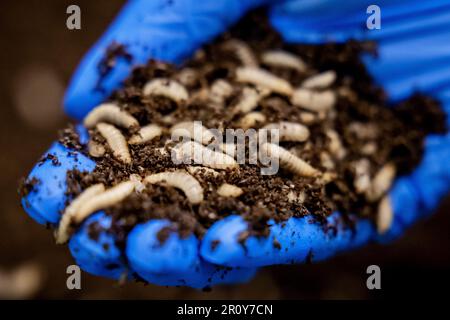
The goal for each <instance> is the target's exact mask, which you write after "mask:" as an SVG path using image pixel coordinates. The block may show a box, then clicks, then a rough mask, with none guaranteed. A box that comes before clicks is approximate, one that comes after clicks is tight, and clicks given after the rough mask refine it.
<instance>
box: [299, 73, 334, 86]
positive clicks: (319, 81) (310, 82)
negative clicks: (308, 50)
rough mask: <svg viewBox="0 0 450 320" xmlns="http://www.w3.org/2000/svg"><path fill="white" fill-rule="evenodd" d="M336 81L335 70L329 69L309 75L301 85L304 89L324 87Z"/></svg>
mask: <svg viewBox="0 0 450 320" xmlns="http://www.w3.org/2000/svg"><path fill="white" fill-rule="evenodd" d="M334 81H336V72H334V71H332V70H330V71H325V72H322V73H319V74H316V75H314V76H312V77H309V78H308V79H306V80H305V81H303V83H302V87H303V88H305V89H324V88H327V87H329V86H331V85H332V84H333V83H334Z"/></svg>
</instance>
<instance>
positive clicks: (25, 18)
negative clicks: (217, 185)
mask: <svg viewBox="0 0 450 320" xmlns="http://www.w3.org/2000/svg"><path fill="white" fill-rule="evenodd" d="M44 3H45V4H44ZM123 3H124V2H123V1H112V0H96V1H92V0H91V1H88V0H84V1H66V0H51V1H45V2H43V1H31V0H28V1H1V3H0V39H1V50H0V69H1V72H0V77H1V78H0V90H1V91H0V97H1V100H0V103H1V106H0V110H1V111H0V121H1V124H0V130H1V134H0V139H1V149H0V150H1V152H0V164H1V172H2V173H1V186H0V298H44V299H53V298H60V299H66V298H70V299H97V298H113V299H116V298H120V299H155V298H157V299H172V298H180V299H181V298H191V299H196V298H201V299H203V298H206V299H215V298H222V299H236V298H249V299H270V298H272V299H278V298H313V299H314V298H330V299H339V298H351V299H355V298H356V299H357V298H384V297H389V298H405V297H417V298H421V297H434V296H436V297H440V296H441V292H442V291H443V290H446V289H448V287H449V284H450V281H449V280H450V255H449V249H450V236H449V234H448V232H449V230H450V199H449V198H448V199H447V200H446V201H444V203H443V204H442V206H441V207H440V209H439V210H438V211H437V212H436V214H435V215H434V216H433V217H432V218H431V219H429V220H428V221H423V222H420V223H419V224H417V225H416V226H415V227H414V228H412V229H411V230H409V231H408V232H407V233H406V234H405V236H404V237H403V238H402V239H400V240H398V241H396V242H395V243H393V244H391V245H388V246H380V245H371V246H368V247H365V248H363V249H360V250H358V251H355V252H351V253H346V254H344V255H341V256H338V257H336V258H333V259H331V260H328V261H326V262H323V263H319V264H313V265H298V266H278V267H274V268H266V269H264V270H261V272H260V273H259V274H258V276H257V277H255V279H253V280H252V281H251V282H250V283H248V284H245V285H236V286H225V287H216V288H213V290H212V291H211V292H202V291H196V290H192V289H188V288H161V287H156V286H153V285H147V286H144V285H143V284H140V283H129V284H126V285H124V286H119V285H118V283H116V282H114V281H112V280H106V279H102V278H98V277H93V276H90V275H88V274H86V273H83V277H82V290H68V289H67V288H66V279H67V274H66V267H67V266H68V265H70V264H73V263H74V262H73V260H72V258H71V256H70V254H69V251H68V249H67V248H66V247H65V246H56V245H55V243H54V240H53V236H52V234H51V232H50V230H46V229H45V228H44V227H43V226H40V225H38V224H37V223H35V222H34V221H32V220H31V218H29V217H28V216H27V215H26V214H25V212H24V211H23V210H22V208H21V207H20V205H19V197H18V195H17V191H16V190H17V186H18V182H19V179H20V178H21V177H22V176H25V175H26V174H27V173H28V172H29V170H30V169H31V168H32V166H33V164H34V163H35V162H36V161H37V159H38V158H39V157H40V156H41V155H42V154H43V152H44V151H45V150H46V149H47V148H48V146H49V145H50V143H51V142H52V141H53V140H55V138H56V131H57V129H59V128H61V127H62V126H64V124H65V123H66V122H67V121H68V120H69V119H68V118H67V117H65V116H64V114H63V112H62V106H61V99H62V95H63V93H64V88H65V87H66V86H67V83H68V81H69V79H70V75H71V73H72V72H73V71H74V69H75V67H76V65H77V63H78V61H79V60H80V58H81V57H82V55H83V53H84V52H86V50H87V49H88V48H89V47H90V46H91V45H92V44H93V43H94V41H95V40H96V38H97V37H98V36H100V34H101V33H102V30H103V29H104V28H106V26H107V25H108V23H109V22H110V21H111V20H112V19H113V17H114V16H115V14H116V13H117V12H118V10H119V9H120V7H121V5H122V4H123ZM71 4H76V5H78V6H80V8H81V12H82V14H81V20H82V29H81V30H73V31H70V30H68V29H67V28H66V18H67V14H66V8H67V6H69V5H71ZM371 264H376V265H379V266H380V267H381V271H382V278H381V285H382V289H381V290H378V291H377V290H375V291H370V290H368V289H367V288H366V278H367V275H366V268H367V266H369V265H371Z"/></svg>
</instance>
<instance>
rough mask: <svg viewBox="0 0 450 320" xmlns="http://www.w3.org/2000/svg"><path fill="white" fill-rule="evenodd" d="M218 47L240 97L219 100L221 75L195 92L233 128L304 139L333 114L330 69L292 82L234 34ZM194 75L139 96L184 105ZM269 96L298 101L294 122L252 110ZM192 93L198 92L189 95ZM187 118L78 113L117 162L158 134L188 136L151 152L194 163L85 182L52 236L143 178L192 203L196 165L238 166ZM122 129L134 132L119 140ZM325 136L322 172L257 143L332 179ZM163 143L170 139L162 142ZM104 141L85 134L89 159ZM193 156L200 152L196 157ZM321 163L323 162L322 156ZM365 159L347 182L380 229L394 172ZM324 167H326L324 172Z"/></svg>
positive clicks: (281, 57) (306, 173)
mask: <svg viewBox="0 0 450 320" xmlns="http://www.w3.org/2000/svg"><path fill="white" fill-rule="evenodd" d="M223 48H224V49H225V50H229V51H231V52H233V54H235V55H236V57H237V58H238V59H239V60H240V61H241V66H239V67H238V68H237V69H236V71H235V73H234V77H235V79H234V83H238V84H240V85H243V89H242V90H241V93H240V97H239V99H238V100H237V102H236V103H234V104H233V105H231V106H229V105H227V106H226V105H225V101H227V98H228V97H229V96H230V95H231V94H232V92H233V84H232V83H230V82H229V81H227V80H226V79H217V80H215V81H214V82H213V83H212V84H211V85H210V87H209V88H208V90H207V92H206V93H204V92H203V93H202V94H203V98H204V99H206V100H207V101H208V104H209V106H210V107H211V108H225V107H226V108H229V110H230V112H231V114H233V115H239V116H240V119H239V126H240V127H241V128H243V129H249V128H264V129H276V130H278V132H279V138H280V141H292V142H305V141H307V140H308V138H309V137H310V130H309V129H308V125H309V124H311V123H313V122H314V121H316V120H317V119H320V118H324V117H327V116H328V115H329V114H330V113H333V112H334V111H335V110H334V108H333V107H334V105H335V103H336V99H337V97H336V92H335V91H334V90H331V89H330V86H331V85H332V84H333V83H334V82H335V80H336V73H335V72H334V71H326V72H322V73H318V74H316V75H314V76H312V77H309V78H307V79H306V80H304V81H303V83H302V84H301V85H300V86H299V87H297V88H294V87H293V86H292V85H291V83H289V82H288V81H287V80H285V79H283V78H281V77H279V76H277V75H275V74H273V73H271V72H269V71H268V70H267V69H263V68H262V67H261V66H260V63H259V62H258V59H257V58H256V56H255V54H254V53H253V52H252V50H251V49H250V48H249V47H248V46H247V45H246V44H245V43H243V42H241V41H239V40H235V39H233V40H229V41H227V42H225V43H224V44H223ZM259 60H260V61H261V63H262V64H263V65H266V66H273V67H277V68H289V69H292V70H295V71H298V72H304V71H305V70H306V69H307V66H306V64H305V63H304V62H303V60H302V59H301V58H300V57H298V56H296V55H293V54H291V53H289V52H285V51H281V50H275V51H267V52H264V53H263V54H262V55H261V57H260V59H259ZM193 77H195V70H194V69H192V68H184V69H182V70H180V71H179V72H178V73H177V74H176V76H175V77H173V78H155V79H151V80H150V81H149V82H147V83H146V84H145V85H144V86H143V88H142V95H143V96H161V97H165V98H167V99H170V100H172V101H173V102H174V103H175V104H182V103H189V101H190V99H193V98H194V97H193V94H192V92H191V93H190V92H189V90H188V89H187V85H188V83H189V82H190V81H192V78H193ZM271 94H276V95H281V96H284V97H285V98H286V99H287V100H288V101H290V103H291V104H292V105H293V106H296V107H298V110H299V114H300V119H301V122H302V123H297V122H289V121H281V122H277V123H267V119H266V116H265V115H264V114H263V113H262V112H260V111H255V110H256V109H257V107H258V105H259V103H260V101H261V100H262V99H264V98H266V97H268V96H270V95H271ZM195 98H196V99H198V98H199V95H198V94H195ZM194 120H196V119H192V120H189V121H183V122H179V123H176V124H171V125H170V126H166V127H165V126H162V125H160V124H156V123H152V124H147V125H145V126H142V127H141V126H140V124H139V122H138V121H137V119H136V118H134V117H133V116H132V115H131V114H130V113H128V112H126V111H125V110H124V109H123V108H121V106H120V105H118V104H117V103H114V102H110V103H104V104H101V105H99V106H98V107H96V108H95V109H93V110H92V111H91V112H90V113H89V114H88V115H87V116H86V118H85V119H84V125H85V127H86V128H88V129H96V130H97V132H98V133H99V134H100V135H101V136H103V138H104V139H105V140H106V144H107V146H108V147H109V149H110V150H111V152H112V154H113V156H114V157H115V158H116V159H118V160H119V161H121V162H123V163H124V164H130V163H132V161H133V159H132V157H131V154H130V151H129V145H136V144H146V143H148V142H150V141H152V140H153V139H155V138H157V137H160V136H162V135H166V134H168V135H170V136H171V137H177V136H179V135H182V136H183V137H187V138H190V140H189V141H185V142H183V143H178V144H176V146H175V147H173V148H172V149H170V148H171V147H169V145H170V143H166V148H159V150H158V152H161V153H167V152H168V149H170V151H172V152H173V153H172V154H175V155H176V157H177V158H178V159H183V160H186V159H188V160H190V162H191V164H194V165H195V166H187V167H186V169H177V170H169V171H166V172H158V173H154V174H150V175H147V176H144V177H141V176H139V175H136V174H133V175H131V176H130V177H129V180H127V181H122V182H121V183H119V184H117V185H115V186H113V187H111V188H109V189H105V186H104V185H103V184H96V185H92V186H90V187H89V188H87V189H85V190H84V191H83V192H82V193H81V194H79V195H78V196H77V197H76V198H75V199H74V200H73V201H72V202H71V204H70V205H69V206H68V207H67V208H66V210H65V212H64V213H63V217H62V219H61V222H60V225H59V227H58V230H57V231H56V238H57V242H59V243H63V242H65V241H67V240H68V239H69V237H70V234H71V232H72V231H73V230H72V226H73V225H76V224H79V223H81V222H82V221H83V220H84V219H86V218H87V217H88V216H89V215H91V214H92V213H94V212H95V211H98V210H100V209H105V208H107V207H110V206H112V205H114V204H116V203H119V202H121V201H123V200H124V199H125V198H126V197H128V196H129V195H130V194H131V193H133V192H138V193H139V192H142V191H143V190H144V189H145V188H146V185H147V184H165V185H168V186H172V187H175V188H178V189H180V190H181V191H182V192H183V193H184V194H185V196H186V198H187V199H188V200H189V202H191V203H192V204H194V205H195V204H199V203H200V202H202V201H203V200H204V190H203V187H202V185H201V184H200V182H199V181H198V180H197V179H196V178H195V177H194V175H195V172H197V170H198V169H199V168H200V169H202V170H208V171H209V172H211V173H212V174H213V175H214V174H216V173H217V171H216V170H239V164H238V163H237V161H236V159H235V158H234V152H233V151H234V150H233V147H232V146H231V147H230V146H228V145H227V144H222V146H221V151H222V152H221V151H213V150H211V149H210V148H207V147H206V145H208V144H209V143H211V140H212V139H213V138H214V135H213V134H212V133H211V132H210V131H209V130H208V128H204V127H203V128H201V132H202V135H201V136H195V135H194V132H197V131H196V129H197V128H196V126H201V124H199V123H198V122H195V121H194ZM122 130H129V132H134V134H132V135H131V137H130V138H129V139H128V140H127V138H126V137H125V135H124V134H123V133H122ZM326 135H327V137H328V138H329V141H330V143H329V147H328V148H329V150H328V151H329V153H326V154H324V157H323V159H322V166H323V167H325V168H327V171H326V172H321V171H320V170H318V169H316V168H314V167H313V166H312V165H311V164H309V163H307V162H306V161H304V160H303V159H302V158H301V157H300V156H299V155H297V154H295V152H292V151H291V150H288V149H286V148H284V147H282V146H280V145H278V144H273V143H270V142H266V143H264V144H262V145H261V146H260V148H263V149H264V151H265V152H266V154H268V155H269V156H271V157H277V158H279V162H280V165H281V167H282V168H284V169H285V170H288V171H290V172H292V173H293V174H294V175H297V176H303V177H310V178H316V179H318V180H319V179H320V181H324V182H327V181H330V180H332V179H334V178H335V173H334V172H333V170H332V167H333V166H332V164H331V165H327V160H329V159H327V155H328V156H329V154H332V155H333V156H334V157H335V158H338V159H341V160H342V159H344V158H345V155H346V150H345V148H344V146H343V145H342V142H341V140H340V138H339V135H338V133H337V132H336V131H334V130H332V129H329V130H327V132H326ZM168 142H170V141H168ZM105 147H106V146H105V145H103V144H101V143H98V142H96V141H94V140H92V139H91V140H90V141H89V144H88V151H89V154H90V155H91V156H92V157H96V158H98V157H102V156H103V155H104V154H105V152H106V148H105ZM195 154H201V155H202V157H200V159H201V160H199V159H198V158H196V157H195V156H194V155H195ZM328 162H329V161H328ZM368 165H369V164H368V161H367V160H366V161H364V160H361V161H359V162H358V163H356V164H355V167H356V169H355V170H356V172H357V174H356V175H355V182H354V183H355V187H356V189H357V190H358V192H360V193H364V194H365V195H366V197H367V200H368V201H371V202H374V201H378V200H380V199H381V198H383V197H384V198H383V199H382V200H381V201H380V205H379V213H378V221H377V226H378V229H379V232H385V231H386V230H387V229H388V228H389V226H390V224H391V221H392V209H391V206H390V203H389V199H388V197H387V196H386V193H387V191H388V189H389V187H390V186H391V183H392V181H393V179H394V177H395V167H394V166H393V165H392V164H388V165H386V166H384V167H383V168H381V170H380V171H379V172H378V173H377V174H376V175H375V177H374V178H371V177H370V175H369V173H368V172H369V168H368ZM328 169H330V170H328ZM216 191H217V193H218V194H219V195H221V196H224V197H239V196H240V195H242V194H243V192H244V190H242V189H241V188H239V187H238V186H235V185H231V184H227V183H225V184H223V185H221V186H220V187H219V188H218V189H217V190H216Z"/></svg>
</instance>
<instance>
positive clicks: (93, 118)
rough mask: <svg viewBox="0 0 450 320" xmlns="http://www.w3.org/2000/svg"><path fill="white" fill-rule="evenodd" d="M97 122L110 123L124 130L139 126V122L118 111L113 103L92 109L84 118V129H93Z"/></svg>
mask: <svg viewBox="0 0 450 320" xmlns="http://www.w3.org/2000/svg"><path fill="white" fill-rule="evenodd" d="M99 122H108V123H112V124H115V125H117V126H119V127H122V128H126V129H130V128H132V127H138V126H139V122H138V121H137V120H136V119H135V118H134V117H133V116H132V115H130V114H129V113H127V112H125V111H123V110H120V108H119V107H118V106H117V105H116V104H113V103H104V104H101V105H99V106H98V107H96V108H94V109H93V110H92V111H91V112H89V114H88V115H87V116H86V117H85V118H84V121H83V124H84V126H85V127H86V128H88V129H90V128H93V127H95V126H96V125H97V123H99Z"/></svg>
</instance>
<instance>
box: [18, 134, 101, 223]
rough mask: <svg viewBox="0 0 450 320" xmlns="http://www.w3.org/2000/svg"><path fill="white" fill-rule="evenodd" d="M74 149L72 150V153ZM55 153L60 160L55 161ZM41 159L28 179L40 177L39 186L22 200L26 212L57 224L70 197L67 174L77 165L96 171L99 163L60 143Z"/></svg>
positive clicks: (43, 220) (41, 221)
mask: <svg viewBox="0 0 450 320" xmlns="http://www.w3.org/2000/svg"><path fill="white" fill-rule="evenodd" d="M69 151H70V152H69ZM47 155H51V156H52V157H53V158H54V159H56V161H52V159H51V158H48V157H47ZM43 159H45V160H43V161H40V162H39V163H38V164H36V166H35V167H34V168H33V170H31V172H30V174H29V176H28V178H27V180H29V181H31V180H32V179H33V178H35V179H37V181H38V185H37V186H36V187H35V188H33V191H32V192H31V193H30V194H29V195H28V196H27V197H26V198H23V199H22V206H23V207H24V209H25V211H26V212H27V213H28V214H29V215H30V216H31V217H32V218H33V219H34V220H36V221H37V222H38V223H41V224H46V223H50V224H56V223H58V221H59V219H60V216H61V212H62V211H63V210H64V208H65V202H66V200H67V198H66V196H65V194H64V193H65V192H66V173H67V171H69V170H73V169H75V168H77V169H79V170H82V171H89V172H90V171H92V170H94V168H95V163H94V161H92V160H91V159H89V158H87V157H86V156H84V155H83V154H81V153H79V152H77V151H74V150H68V149H67V148H66V147H64V146H63V145H61V144H59V143H54V144H53V145H52V146H51V147H50V149H49V150H48V151H47V152H46V153H45V154H44V156H43Z"/></svg>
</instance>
